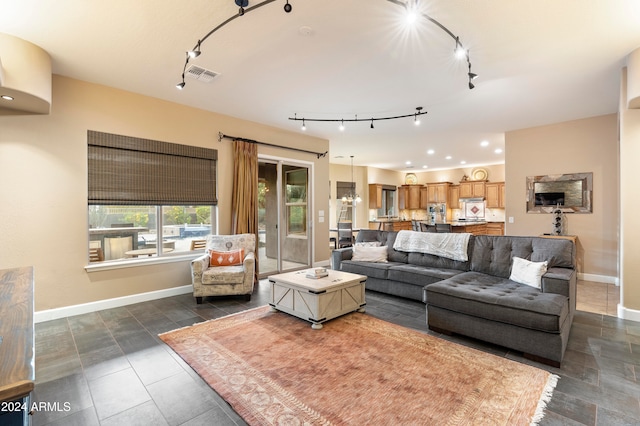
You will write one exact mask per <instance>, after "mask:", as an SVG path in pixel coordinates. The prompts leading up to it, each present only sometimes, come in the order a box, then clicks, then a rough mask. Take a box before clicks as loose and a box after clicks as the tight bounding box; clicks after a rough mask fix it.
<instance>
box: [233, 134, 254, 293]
mask: <svg viewBox="0 0 640 426" xmlns="http://www.w3.org/2000/svg"><path fill="white" fill-rule="evenodd" d="M257 203H258V146H257V145H256V144H254V143H249V142H243V141H239V140H234V141H233V199H232V202H231V231H232V233H234V234H255V235H256V281H257V274H258V206H257Z"/></svg>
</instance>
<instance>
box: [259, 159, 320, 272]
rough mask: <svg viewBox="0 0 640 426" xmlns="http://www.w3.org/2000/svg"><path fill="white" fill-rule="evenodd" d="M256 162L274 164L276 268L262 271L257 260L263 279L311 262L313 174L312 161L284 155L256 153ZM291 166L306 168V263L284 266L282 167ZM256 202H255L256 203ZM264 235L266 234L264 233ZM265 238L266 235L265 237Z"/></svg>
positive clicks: (284, 219)
mask: <svg viewBox="0 0 640 426" xmlns="http://www.w3.org/2000/svg"><path fill="white" fill-rule="evenodd" d="M258 163H265V164H270V165H276V182H277V183H276V189H277V191H276V193H277V195H276V198H277V202H276V205H277V212H276V217H277V220H276V226H277V229H278V232H277V233H276V236H277V238H278V241H277V258H276V270H275V271H274V270H269V271H266V272H263V271H264V269H262V268H261V267H260V263H261V262H258V268H259V270H258V278H259V279H263V278H266V277H267V276H269V275H274V274H279V273H283V272H290V271H295V270H299V269H306V268H310V267H311V265H312V262H313V255H314V253H313V247H314V240H315V236H314V226H313V224H314V217H313V211H314V210H313V176H314V163H313V162H308V161H303V160H296V159H292V158H284V157H276V156H270V155H260V154H259V155H258ZM286 166H292V167H300V168H305V169H306V170H307V196H306V200H307V203H306V208H307V218H306V221H307V230H306V240H307V244H306V251H307V256H306V264H302V263H300V264H299V265H293V266H289V267H287V266H285V264H284V259H283V254H284V251H285V250H284V249H285V240H286V238H287V223H286V203H285V201H286V200H285V194H284V171H283V169H284V167H286ZM257 204H258V203H256V205H257ZM265 235H266V234H265ZM265 238H266V237H265Z"/></svg>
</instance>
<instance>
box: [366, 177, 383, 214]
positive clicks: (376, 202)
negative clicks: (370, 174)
mask: <svg viewBox="0 0 640 426" xmlns="http://www.w3.org/2000/svg"><path fill="white" fill-rule="evenodd" d="M369 208H370V209H381V208H382V185H380V184H379V183H370V184H369Z"/></svg>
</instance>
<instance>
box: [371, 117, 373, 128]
mask: <svg viewBox="0 0 640 426" xmlns="http://www.w3.org/2000/svg"><path fill="white" fill-rule="evenodd" d="M371 128H372V129H373V118H372V119H371Z"/></svg>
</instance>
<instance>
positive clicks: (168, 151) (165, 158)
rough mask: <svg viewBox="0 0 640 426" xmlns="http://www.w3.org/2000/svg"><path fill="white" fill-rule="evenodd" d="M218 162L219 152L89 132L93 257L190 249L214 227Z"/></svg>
mask: <svg viewBox="0 0 640 426" xmlns="http://www.w3.org/2000/svg"><path fill="white" fill-rule="evenodd" d="M216 161H217V151H216V150H211V149H205V148H199V147H193V146H186V145H178V144H172V143H167V142H159V141H152V140H147V139H138V138H132V137H127V136H120V135H112V134H107V133H100V132H94V131H89V132H88V187H89V194H88V215H89V259H90V260H91V261H109V260H123V259H135V258H139V257H150V256H154V257H155V256H162V255H166V254H170V253H180V252H189V251H191V250H193V245H192V242H193V241H195V240H200V239H204V238H206V236H207V235H209V234H210V233H211V232H212V229H215V228H214V227H213V225H214V224H215V206H216V205H217V198H216V179H215V177H216Z"/></svg>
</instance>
